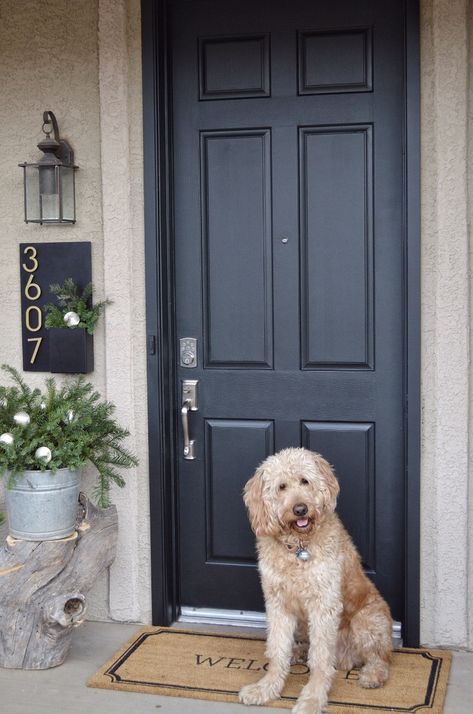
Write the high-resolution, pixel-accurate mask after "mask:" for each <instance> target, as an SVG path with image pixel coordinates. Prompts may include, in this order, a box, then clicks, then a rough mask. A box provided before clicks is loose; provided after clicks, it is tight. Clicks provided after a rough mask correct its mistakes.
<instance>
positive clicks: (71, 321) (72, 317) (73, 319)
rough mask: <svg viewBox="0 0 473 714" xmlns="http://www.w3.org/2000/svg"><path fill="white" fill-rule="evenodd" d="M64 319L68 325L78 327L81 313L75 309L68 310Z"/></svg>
mask: <svg viewBox="0 0 473 714" xmlns="http://www.w3.org/2000/svg"><path fill="white" fill-rule="evenodd" d="M63 319H64V322H65V323H66V325H67V326H68V327H77V325H78V324H79V322H80V317H79V315H78V314H77V312H74V311H73V310H71V311H70V312H66V314H65V315H64V318H63Z"/></svg>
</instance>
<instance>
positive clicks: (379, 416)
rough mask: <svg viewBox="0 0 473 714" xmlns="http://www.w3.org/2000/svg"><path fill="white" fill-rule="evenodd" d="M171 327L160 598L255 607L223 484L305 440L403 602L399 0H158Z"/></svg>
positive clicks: (239, 532) (241, 535) (394, 596)
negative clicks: (191, 359)
mask: <svg viewBox="0 0 473 714" xmlns="http://www.w3.org/2000/svg"><path fill="white" fill-rule="evenodd" d="M169 9H170V14H171V35H170V40H171V46H172V58H171V59H172V62H171V63H172V77H173V139H174V155H173V166H174V240H175V279H176V327H177V334H178V337H179V338H181V337H195V338H197V340H198V352H197V366H196V367H195V368H192V369H188V368H186V367H183V366H182V367H179V368H178V384H176V408H177V409H179V408H180V405H181V398H182V395H181V381H182V380H184V379H197V380H198V381H199V409H198V411H197V412H193V413H190V416H189V423H190V430H191V437H192V438H193V439H195V441H196V459H195V460H193V461H189V460H186V459H185V458H184V457H183V442H182V435H181V440H180V442H179V457H178V482H179V484H178V487H179V498H178V501H179V580H180V602H181V604H182V605H186V606H194V607H199V606H201V607H216V608H232V609H238V610H241V609H249V610H258V609H261V608H262V606H263V603H262V597H261V591H260V586H259V580H258V575H257V571H256V565H255V557H254V538H253V536H252V534H251V531H250V529H249V525H248V521H247V517H246V514H245V510H244V506H243V501H242V497H241V492H242V489H243V485H244V483H245V482H246V480H247V479H248V478H249V477H250V476H251V475H252V473H253V471H254V469H255V467H256V466H257V465H258V464H259V463H260V462H261V461H262V460H263V459H264V458H265V456H266V455H268V454H270V453H273V452H274V451H277V450H279V449H281V448H284V447H287V446H299V445H304V446H307V447H308V448H311V449H314V450H317V451H320V452H321V453H322V454H324V455H325V456H326V458H328V460H329V461H330V462H331V463H333V464H334V466H335V469H336V472H337V475H338V477H339V480H340V484H341V496H340V502H339V512H340V515H341V517H342V519H343V521H344V522H345V525H346V526H347V528H348V529H349V531H350V532H351V534H352V536H353V537H354V539H355V542H356V543H357V545H358V547H359V549H360V552H361V554H362V557H363V561H364V564H365V567H366V569H367V572H368V573H369V575H370V577H371V578H373V580H374V581H375V582H376V584H377V585H378V587H379V588H380V589H381V591H382V592H383V594H384V595H385V596H386V598H387V599H388V601H389V603H390V605H391V607H392V609H393V614H394V616H395V617H396V618H397V619H400V617H401V616H402V612H403V605H404V603H403V576H404V572H403V549H404V533H403V519H402V517H401V514H402V513H403V512H404V487H403V483H404V474H403V463H404V462H403V453H404V452H403V450H404V435H403V299H404V292H403V290H404V287H403V272H402V266H403V198H402V197H403V150H404V143H403V142H404V137H403V116H404V88H403V77H404V15H403V6H402V3H397V2H395V1H394V0H393V1H392V2H379V1H378V2H375V0H360V2H356V3H354V2H352V0H330V2H329V0H320V2H317V3H314V2H311V1H309V0H293V1H292V2H291V3H287V2H282V1H281V2H278V1H276V0H272V1H271V2H270V0H258V1H256V0H255V1H251V2H250V0H226V1H221V0H220V1H217V0H176V1H175V2H172V3H170V5H169Z"/></svg>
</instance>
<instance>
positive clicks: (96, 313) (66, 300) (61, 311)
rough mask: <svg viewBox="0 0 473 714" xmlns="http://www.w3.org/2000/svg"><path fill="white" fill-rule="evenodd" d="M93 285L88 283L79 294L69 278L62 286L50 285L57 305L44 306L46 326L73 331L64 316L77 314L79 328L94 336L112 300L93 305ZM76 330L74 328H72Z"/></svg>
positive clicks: (57, 284)
mask: <svg viewBox="0 0 473 714" xmlns="http://www.w3.org/2000/svg"><path fill="white" fill-rule="evenodd" d="M93 290H94V288H93V285H92V283H88V284H87V285H86V286H85V288H84V289H83V290H82V292H81V293H80V294H79V291H78V288H77V285H76V284H75V282H74V280H73V279H72V278H67V279H66V280H65V281H64V282H63V283H62V285H61V284H60V283H54V284H53V285H50V287H49V291H50V292H51V293H52V294H53V295H56V298H57V304H53V303H48V304H47V305H45V306H44V310H45V314H46V320H45V323H44V324H45V326H46V327H47V328H50V327H63V328H65V329H71V328H70V327H68V326H67V324H66V323H65V322H64V316H65V315H66V314H67V313H68V312H75V313H76V314H77V315H78V316H79V319H80V322H79V324H78V325H77V327H82V328H84V329H86V330H87V332H88V333H89V334H90V335H92V334H93V332H94V330H95V328H96V327H97V322H98V320H99V317H100V315H101V314H102V313H103V311H104V310H105V307H106V305H110V302H111V301H110V300H102V301H101V302H98V303H96V304H95V305H92V295H93ZM72 329H74V328H72Z"/></svg>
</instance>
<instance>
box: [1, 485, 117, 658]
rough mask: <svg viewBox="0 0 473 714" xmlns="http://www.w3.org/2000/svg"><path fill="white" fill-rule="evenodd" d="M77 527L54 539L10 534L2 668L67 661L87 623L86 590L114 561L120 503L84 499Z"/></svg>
mask: <svg viewBox="0 0 473 714" xmlns="http://www.w3.org/2000/svg"><path fill="white" fill-rule="evenodd" d="M79 504H80V508H79V515H78V522H77V530H76V532H75V533H74V534H73V535H72V536H69V537H68V538H63V539H61V540H53V541H39V542H34V541H26V540H16V539H15V538H12V537H11V536H8V537H7V538H6V541H5V543H4V545H3V547H2V548H0V666H1V667H9V668H18V669H48V668H49V667H56V666H57V665H60V664H62V663H63V662H64V660H65V658H66V656H67V653H68V651H69V647H70V644H71V639H72V631H73V629H74V628H75V627H78V626H79V625H81V624H82V622H83V621H84V619H85V614H86V610H87V603H86V594H87V592H88V591H89V590H90V588H91V587H92V585H93V584H94V582H95V581H96V580H97V578H98V576H99V575H100V573H101V572H102V571H103V570H104V569H105V568H107V567H108V566H109V565H111V564H112V563H113V561H114V559H115V553H116V546H117V535H118V515H117V509H116V507H115V506H111V507H110V508H107V509H105V510H102V509H100V508H96V507H95V506H94V505H93V504H92V503H90V501H89V500H88V499H87V497H86V496H84V494H82V493H81V494H80V497H79Z"/></svg>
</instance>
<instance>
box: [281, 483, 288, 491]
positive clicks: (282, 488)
mask: <svg viewBox="0 0 473 714" xmlns="http://www.w3.org/2000/svg"><path fill="white" fill-rule="evenodd" d="M285 488H286V484H285V483H280V484H279V490H280V491H284V489H285Z"/></svg>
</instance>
